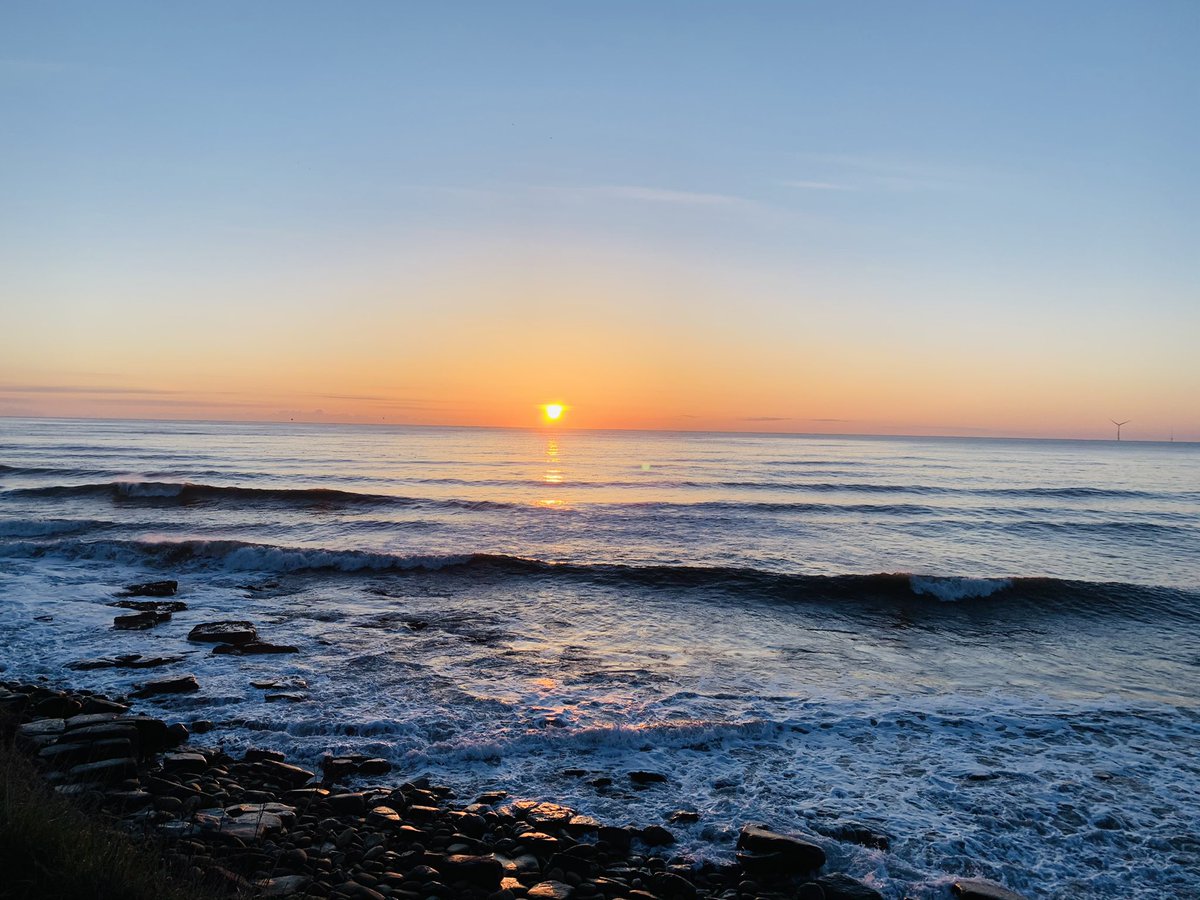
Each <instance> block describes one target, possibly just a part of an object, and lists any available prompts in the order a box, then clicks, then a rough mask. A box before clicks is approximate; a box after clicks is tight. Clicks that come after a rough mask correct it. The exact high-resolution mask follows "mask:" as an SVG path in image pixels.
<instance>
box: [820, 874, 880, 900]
mask: <svg viewBox="0 0 1200 900" xmlns="http://www.w3.org/2000/svg"><path fill="white" fill-rule="evenodd" d="M817 884H819V885H820V886H821V890H822V891H823V892H824V894H825V900H883V894H881V893H879V891H877V890H875V889H874V888H873V887H870V886H869V885H866V884H863V883H862V882H861V881H858V880H856V879H854V878H851V877H850V876H849V875H843V874H841V873H840V872H839V873H837V874H835V875H823V876H821V877H820V878H818V879H817Z"/></svg>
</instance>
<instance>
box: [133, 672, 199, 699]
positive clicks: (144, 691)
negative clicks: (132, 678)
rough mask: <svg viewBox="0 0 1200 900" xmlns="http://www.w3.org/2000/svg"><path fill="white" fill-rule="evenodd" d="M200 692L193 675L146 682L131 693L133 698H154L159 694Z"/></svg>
mask: <svg viewBox="0 0 1200 900" xmlns="http://www.w3.org/2000/svg"><path fill="white" fill-rule="evenodd" d="M198 690H200V683H199V682H198V681H196V676H195V675H190V674H189V675H177V676H175V677H174V678H156V679H154V680H153V681H147V682H146V683H145V684H143V685H142V686H141V687H140V688H138V689H137V690H136V691H134V692H133V696H135V697H154V696H157V695H159V694H189V693H191V692H192V691H198Z"/></svg>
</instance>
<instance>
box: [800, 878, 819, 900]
mask: <svg viewBox="0 0 1200 900" xmlns="http://www.w3.org/2000/svg"><path fill="white" fill-rule="evenodd" d="M795 900H825V892H824V891H823V890H821V886H820V885H819V884H817V883H816V882H815V881H810V882H808V883H807V884H802V885H800V886H799V887H798V888H796V898H795Z"/></svg>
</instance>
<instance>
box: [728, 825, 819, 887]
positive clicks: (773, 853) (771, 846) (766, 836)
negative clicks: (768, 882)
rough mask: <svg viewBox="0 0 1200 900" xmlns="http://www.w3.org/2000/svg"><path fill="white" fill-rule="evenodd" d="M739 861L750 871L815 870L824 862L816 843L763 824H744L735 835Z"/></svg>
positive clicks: (757, 872)
mask: <svg viewBox="0 0 1200 900" xmlns="http://www.w3.org/2000/svg"><path fill="white" fill-rule="evenodd" d="M737 846H738V849H739V850H744V851H748V852H746V853H739V854H738V862H739V863H741V865H742V867H743V868H744V869H745V870H746V871H747V872H750V873H751V874H755V875H757V874H759V873H763V874H773V873H785V874H788V873H803V872H815V871H816V870H817V869H820V868H821V866H823V865H825V851H824V850H822V849H821V848H820V847H818V846H817V845H816V844H812V843H809V842H808V841H805V840H801V839H800V838H795V837H789V836H787V835H783V834H777V833H775V832H774V831H771V830H769V829H768V828H766V827H764V826H762V825H746V826H745V827H744V828H742V833H741V835H739V837H738V842H737Z"/></svg>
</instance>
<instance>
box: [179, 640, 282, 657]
mask: <svg viewBox="0 0 1200 900" xmlns="http://www.w3.org/2000/svg"><path fill="white" fill-rule="evenodd" d="M189 639H191V638H189ZM212 652H213V653H232V654H235V655H237V656H250V655H254V654H268V653H299V652H300V648H298V647H293V646H292V645H291V644H268V643H267V642H266V641H247V642H246V643H244V644H234V643H229V644H217V646H215V647H213V650H212Z"/></svg>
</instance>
